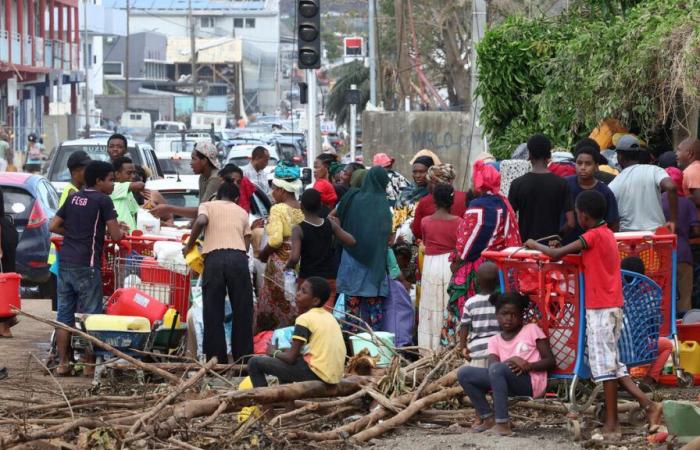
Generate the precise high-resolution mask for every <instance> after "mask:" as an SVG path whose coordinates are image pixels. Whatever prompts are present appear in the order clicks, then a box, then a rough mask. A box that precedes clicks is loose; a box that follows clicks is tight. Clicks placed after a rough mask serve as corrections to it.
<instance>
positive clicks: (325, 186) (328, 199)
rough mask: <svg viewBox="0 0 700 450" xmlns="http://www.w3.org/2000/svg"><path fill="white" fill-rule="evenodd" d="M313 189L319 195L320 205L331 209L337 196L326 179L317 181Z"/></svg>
mask: <svg viewBox="0 0 700 450" xmlns="http://www.w3.org/2000/svg"><path fill="white" fill-rule="evenodd" d="M314 189H316V190H317V191H318V192H319V193H320V194H321V203H323V204H324V205H326V206H327V207H329V208H331V209H332V208H333V207H334V206H335V204H336V202H337V201H338V194H336V193H335V189H334V188H333V185H332V184H331V182H330V181H328V180H326V179H323V178H321V179H318V180H316V183H314Z"/></svg>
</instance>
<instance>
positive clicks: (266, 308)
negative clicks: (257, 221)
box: [255, 167, 304, 332]
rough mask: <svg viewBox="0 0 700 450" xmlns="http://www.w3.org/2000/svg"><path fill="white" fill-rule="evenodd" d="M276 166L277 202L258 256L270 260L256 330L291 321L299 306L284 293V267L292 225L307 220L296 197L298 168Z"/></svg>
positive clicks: (259, 300)
mask: <svg viewBox="0 0 700 450" xmlns="http://www.w3.org/2000/svg"><path fill="white" fill-rule="evenodd" d="M279 169H280V168H279V167H278V168H277V169H276V170H275V178H274V179H273V180H272V197H273V198H274V199H275V205H274V206H273V207H272V208H271V209H270V217H269V218H268V223H267V226H266V228H265V231H266V235H267V245H265V247H264V248H263V249H262V250H260V254H259V256H258V259H259V260H260V261H262V262H267V267H266V269H265V280H264V282H263V286H262V289H261V290H260V296H259V298H258V303H257V307H256V311H255V323H256V330H257V332H260V331H267V330H274V329H277V328H280V327H285V326H288V325H292V324H293V323H294V318H295V317H296V309H295V308H294V305H293V304H292V303H290V302H289V301H288V300H287V298H286V297H285V295H284V267H285V265H286V264H287V260H288V259H289V254H290V251H291V249H292V241H291V237H292V228H294V226H295V225H298V224H299V223H301V221H302V220H304V214H303V213H302V212H301V208H300V205H299V201H298V200H297V198H296V195H297V193H298V192H299V191H300V190H301V188H302V185H301V181H300V180H299V169H298V168H296V169H297V170H296V172H294V171H293V170H292V171H291V172H294V173H287V172H289V171H288V170H287V169H290V168H288V167H283V168H282V170H279Z"/></svg>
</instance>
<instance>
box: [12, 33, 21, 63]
mask: <svg viewBox="0 0 700 450" xmlns="http://www.w3.org/2000/svg"><path fill="white" fill-rule="evenodd" d="M10 45H11V46H12V61H11V62H12V64H22V53H21V52H22V36H20V34H19V33H10Z"/></svg>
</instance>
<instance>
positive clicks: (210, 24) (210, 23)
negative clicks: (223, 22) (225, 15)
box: [199, 16, 214, 28]
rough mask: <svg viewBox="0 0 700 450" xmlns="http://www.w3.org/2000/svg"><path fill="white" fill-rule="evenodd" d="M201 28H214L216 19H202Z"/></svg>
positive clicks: (200, 19) (200, 20)
mask: <svg viewBox="0 0 700 450" xmlns="http://www.w3.org/2000/svg"><path fill="white" fill-rule="evenodd" d="M199 26H200V27H202V28H214V18H213V17H211V16H204V17H200V18H199Z"/></svg>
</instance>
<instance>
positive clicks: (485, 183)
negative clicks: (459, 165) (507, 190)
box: [472, 161, 501, 194]
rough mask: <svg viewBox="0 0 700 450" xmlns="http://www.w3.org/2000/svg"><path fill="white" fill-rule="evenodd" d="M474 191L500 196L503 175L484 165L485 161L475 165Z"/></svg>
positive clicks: (473, 176)
mask: <svg viewBox="0 0 700 450" xmlns="http://www.w3.org/2000/svg"><path fill="white" fill-rule="evenodd" d="M472 179H473V180H474V191H475V192H477V193H483V192H488V193H491V194H498V193H500V192H501V174H500V173H498V170H496V169H495V168H493V167H491V166H489V165H486V164H484V162H483V161H477V162H475V163H474V172H473V175H472Z"/></svg>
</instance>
